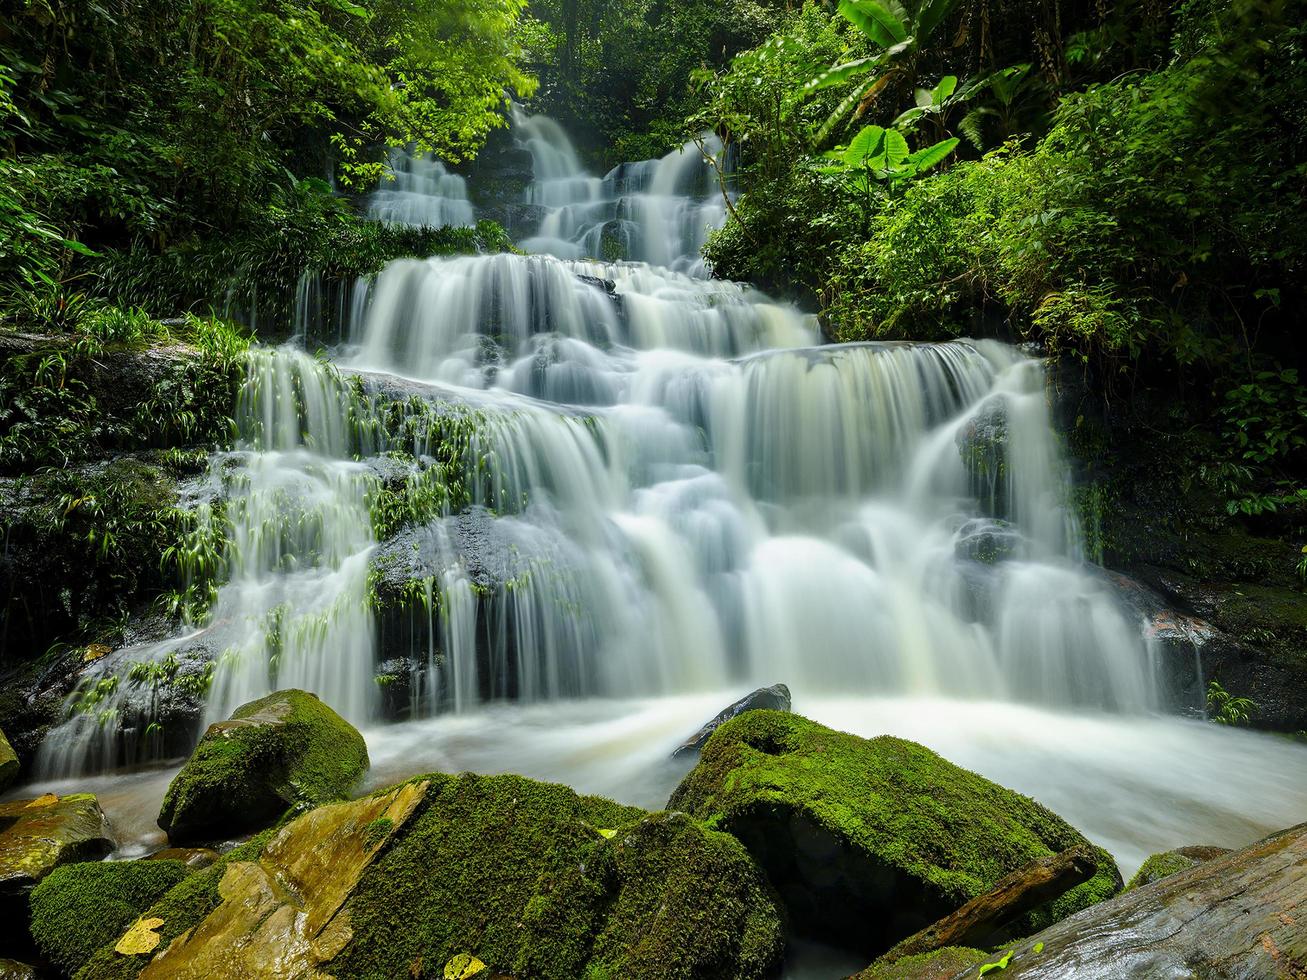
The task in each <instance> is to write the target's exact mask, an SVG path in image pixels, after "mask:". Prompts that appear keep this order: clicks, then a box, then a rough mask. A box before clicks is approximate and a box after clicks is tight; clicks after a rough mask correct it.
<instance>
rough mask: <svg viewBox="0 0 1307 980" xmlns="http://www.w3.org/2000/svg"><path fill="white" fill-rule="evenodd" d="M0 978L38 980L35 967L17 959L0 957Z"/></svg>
mask: <svg viewBox="0 0 1307 980" xmlns="http://www.w3.org/2000/svg"><path fill="white" fill-rule="evenodd" d="M0 980H38V974H37V972H36V969H35V968H34V967H30V966H28V965H27V964H26V963H19V962H18V961H17V960H7V959H0Z"/></svg>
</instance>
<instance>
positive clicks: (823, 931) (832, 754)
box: [668, 711, 1121, 957]
mask: <svg viewBox="0 0 1307 980" xmlns="http://www.w3.org/2000/svg"><path fill="white" fill-rule="evenodd" d="M668 805H669V808H671V809H680V810H684V811H686V812H688V813H690V814H691V815H692V816H695V817H697V818H698V819H701V820H703V821H705V822H706V823H707V824H708V825H709V826H711V827H713V828H714V829H717V830H724V831H727V832H728V833H731V834H734V835H735V836H736V837H737V838H739V839H740V840H741V841H742V842H743V843H744V845H745V847H747V848H748V849H749V851H750V852H751V853H752V854H753V855H754V857H755V858H757V860H758V862H759V863H760V864H761V865H762V866H763V868H764V869H765V870H766V872H767V875H768V877H769V878H770V879H771V882H772V884H773V885H774V886H775V888H776V890H777V891H778V892H779V894H780V896H781V899H782V901H783V902H784V904H785V906H786V907H787V909H788V910H789V913H790V916H791V918H792V920H793V922H794V925H795V927H796V929H797V930H798V931H799V932H801V933H805V934H807V935H810V936H812V937H814V938H817V939H820V940H824V941H826V942H829V943H832V944H834V945H838V946H844V947H846V948H849V949H854V950H858V951H859V952H862V953H864V954H867V955H868V956H869V957H874V956H876V955H878V954H880V953H883V952H885V951H886V950H887V949H889V948H890V947H891V946H893V945H894V944H895V943H896V942H899V941H900V940H902V939H904V938H905V937H907V936H910V935H912V934H913V933H915V932H917V931H918V930H920V929H922V928H924V927H925V926H928V925H930V924H931V923H932V922H935V921H937V920H938V919H941V918H943V917H944V916H946V915H948V914H949V913H951V912H953V911H955V910H956V909H958V908H959V907H960V906H962V905H963V904H965V903H966V902H968V901H970V900H971V899H973V898H976V897H977V896H979V895H982V894H984V893H985V892H987V891H989V890H990V889H991V888H993V887H994V886H995V885H996V884H997V883H998V882H999V881H1000V880H1001V879H1002V878H1004V877H1005V876H1006V875H1009V874H1011V873H1012V872H1014V871H1016V870H1017V869H1019V868H1021V867H1023V866H1025V865H1027V864H1028V863H1029V862H1031V861H1033V860H1035V859H1037V858H1040V857H1045V856H1048V855H1052V854H1056V853H1058V852H1060V851H1064V850H1066V849H1068V848H1071V847H1076V846H1085V847H1091V848H1092V845H1090V844H1089V842H1088V841H1086V840H1085V838H1084V837H1083V836H1081V835H1080V833H1079V832H1077V831H1076V830H1075V829H1074V828H1073V827H1071V826H1070V825H1069V824H1068V823H1066V821H1064V820H1062V819H1061V818H1060V817H1058V816H1057V815H1056V814H1055V813H1052V812H1051V811H1049V810H1047V809H1045V808H1044V807H1043V806H1041V805H1040V804H1038V803H1036V802H1035V801H1034V800H1032V799H1030V798H1029V797H1026V796H1022V795H1021V794H1019V793H1015V792H1013V791H1011V790H1008V789H1005V788H1004V787H1002V786H999V785H997V784H995V783H992V782H990V781H989V780H987V779H984V778H983V777H981V776H978V775H976V774H975V773H973V772H969V771H967V770H965V769H962V768H960V767H958V766H955V765H953V764H952V763H950V762H948V761H947V760H945V759H943V758H941V757H940V756H938V755H936V754H935V753H934V752H932V751H930V750H929V749H927V748H924V747H922V746H920V745H917V744H915V743H913V742H908V741H904V740H903V739H898V738H891V737H889V736H881V737H879V738H874V739H870V740H868V739H863V738H858V737H857V736H854V735H848V734H845V733H842V732H836V731H832V730H831V729H829V728H826V727H824V726H822V725H819V724H817V723H815V722H812V721H809V720H807V719H806V718H801V717H799V716H797V715H791V714H784V713H781V712H777V711H750V712H747V713H745V714H743V715H741V716H739V717H738V718H735V719H732V720H731V721H728V722H727V723H726V724H724V725H722V727H721V728H719V729H718V730H717V731H716V733H714V734H713V736H712V738H710V739H709V740H708V744H707V745H706V746H704V749H703V755H702V757H701V759H700V761H699V764H698V766H696V767H695V768H694V769H693V770H692V771H691V772H690V773H689V774H688V775H687V776H686V777H685V779H684V780H683V781H682V783H681V785H680V786H678V787H677V789H676V791H675V792H674V793H673V794H672V798H671V800H670V802H669V804H668ZM1093 853H1094V855H1095V857H1096V859H1097V865H1098V867H1097V871H1096V873H1095V874H1094V876H1093V877H1092V878H1091V879H1090V880H1089V881H1087V882H1085V883H1084V884H1081V885H1078V886H1077V887H1075V888H1072V889H1071V890H1070V891H1068V892H1066V894H1064V895H1062V896H1061V897H1060V898H1058V899H1057V900H1056V901H1055V902H1052V903H1049V904H1047V905H1044V906H1042V907H1041V908H1039V909H1037V910H1035V911H1034V912H1032V913H1030V914H1028V915H1026V916H1023V917H1022V918H1021V919H1019V920H1018V921H1017V922H1014V923H1012V924H1011V927H1012V928H1013V929H1014V930H1018V931H1029V930H1031V929H1032V928H1038V927H1040V926H1042V925H1046V924H1048V923H1050V922H1053V921H1056V920H1057V919H1059V918H1061V917H1063V916H1065V915H1069V914H1071V913H1072V912H1075V911H1077V910H1079V909H1081V908H1084V907H1086V906H1088V905H1091V904H1093V903H1094V902H1097V901H1101V900H1102V899H1104V898H1106V897H1108V896H1110V895H1112V894H1115V893H1116V892H1117V891H1118V890H1119V889H1120V888H1121V877H1120V873H1119V872H1118V871H1117V869H1116V865H1115V864H1114V863H1113V861H1112V859H1111V857H1110V856H1109V855H1108V854H1107V853H1106V852H1105V851H1103V850H1102V849H1101V848H1093Z"/></svg>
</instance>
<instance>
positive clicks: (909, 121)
mask: <svg viewBox="0 0 1307 980" xmlns="http://www.w3.org/2000/svg"><path fill="white" fill-rule="evenodd" d="M925 114H926V110H925V109H923V108H922V107H921V106H913V107H912V108H911V109H908V110H907V111H906V112H903V113H900V114H899V117H898V118H897V119H895V120H894V122H892V123H890V125H891V126H893V127H894V128H895V129H911V128H912V126H913V125H914V124H915V123H916V121H917V120H918V119H920V118H921V117H922V116H924V115H925Z"/></svg>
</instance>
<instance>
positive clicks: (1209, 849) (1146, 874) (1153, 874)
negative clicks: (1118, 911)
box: [1125, 844, 1230, 891]
mask: <svg viewBox="0 0 1307 980" xmlns="http://www.w3.org/2000/svg"><path fill="white" fill-rule="evenodd" d="M1229 853H1230V849H1229V848H1228V847H1213V846H1212V845H1210V844H1195V845H1192V846H1190V847H1177V848H1176V849H1175V850H1173V851H1162V852H1161V853H1160V854H1154V855H1153V856H1152V857H1150V858H1149V859H1148V860H1147V861H1145V862H1144V863H1143V864H1141V865H1140V866H1139V870H1138V871H1136V872H1135V876H1134V877H1133V878H1131V879H1130V883H1129V884H1128V885H1126V886H1125V890H1126V891H1130V890H1131V889H1132V888H1142V887H1143V886H1144V885H1151V884H1152V883H1153V882H1155V881H1160V880H1161V879H1163V878H1165V877H1166V876H1167V875H1173V874H1176V873H1178V872H1180V871H1186V870H1188V869H1189V868H1192V867H1194V866H1195V865H1199V864H1202V863H1203V862H1204V861H1210V860H1211V859H1212V858H1216V857H1220V856H1221V855H1222V854H1229Z"/></svg>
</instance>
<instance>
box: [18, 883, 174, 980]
mask: <svg viewBox="0 0 1307 980" xmlns="http://www.w3.org/2000/svg"><path fill="white" fill-rule="evenodd" d="M189 873H190V869H189V868H187V867H186V865H184V864H183V863H182V862H180V861H94V862H86V863H82V864H69V865H65V866H64V867H61V868H56V869H55V870H54V871H52V872H50V874H49V875H48V876H47V877H46V878H45V880H44V881H42V882H41V883H40V884H39V885H37V886H36V888H35V889H34V890H33V891H32V897H31V909H32V939H34V940H35V941H36V946H37V948H38V949H39V950H40V951H41V954H42V956H44V957H45V958H46V959H47V960H49V961H50V962H51V963H53V964H54V965H55V966H57V967H58V968H59V970H60V971H61V972H62V973H63V974H64V975H65V976H73V975H74V974H75V973H77V971H78V970H80V969H81V968H82V966H83V964H85V962H86V961H87V960H88V959H90V957H91V955H92V954H93V953H95V951H96V950H98V949H99V948H100V947H101V946H104V945H105V944H107V943H116V942H117V941H118V939H119V938H120V937H121V936H122V934H123V933H124V932H125V931H126V930H127V929H128V928H129V927H130V926H131V925H132V923H134V922H136V920H137V919H139V918H140V917H141V913H143V912H144V911H145V910H146V909H148V908H149V907H150V906H151V905H152V904H154V902H155V901H156V900H157V899H159V898H161V897H162V896H163V895H164V894H165V893H166V892H168V891H169V890H170V889H171V888H172V887H173V886H174V885H176V884H177V883H178V882H180V881H181V880H182V879H183V878H185V877H186V876H187V875H188V874H189Z"/></svg>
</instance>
